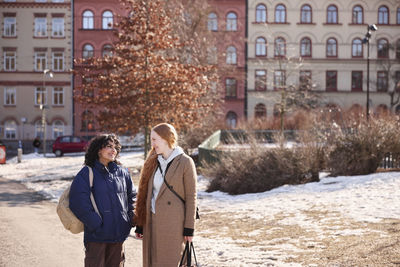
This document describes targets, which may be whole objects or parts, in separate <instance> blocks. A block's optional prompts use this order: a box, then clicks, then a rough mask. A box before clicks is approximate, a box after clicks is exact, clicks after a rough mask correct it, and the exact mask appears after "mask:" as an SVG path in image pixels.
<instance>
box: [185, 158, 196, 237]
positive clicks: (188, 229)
mask: <svg viewBox="0 0 400 267" xmlns="http://www.w3.org/2000/svg"><path fill="white" fill-rule="evenodd" d="M183 183H184V188H185V202H186V203H185V209H186V210H185V223H184V228H185V229H184V235H189V236H190V235H193V232H194V225H195V220H196V199H197V191H196V185H197V174H196V166H195V165H194V162H193V160H192V158H190V157H187V160H186V162H185V168H184V171H183Z"/></svg>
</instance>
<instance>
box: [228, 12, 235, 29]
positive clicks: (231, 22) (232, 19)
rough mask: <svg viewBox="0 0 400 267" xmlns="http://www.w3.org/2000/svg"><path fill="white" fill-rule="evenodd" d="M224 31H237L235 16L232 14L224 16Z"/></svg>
mask: <svg viewBox="0 0 400 267" xmlns="http://www.w3.org/2000/svg"><path fill="white" fill-rule="evenodd" d="M226 30H227V31H237V15H236V14H235V13H233V12H229V13H228V15H226Z"/></svg>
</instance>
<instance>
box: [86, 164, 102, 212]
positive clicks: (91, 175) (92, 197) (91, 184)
mask: <svg viewBox="0 0 400 267" xmlns="http://www.w3.org/2000/svg"><path fill="white" fill-rule="evenodd" d="M87 167H88V169H89V185H90V201H91V202H92V205H93V208H94V210H95V211H96V213H97V214H99V216H100V217H101V215H100V212H99V210H98V209H97V205H96V201H95V200H94V196H93V192H92V189H93V170H92V168H90V167H89V166H87Z"/></svg>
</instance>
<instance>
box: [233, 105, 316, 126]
mask: <svg viewBox="0 0 400 267" xmlns="http://www.w3.org/2000/svg"><path fill="white" fill-rule="evenodd" d="M314 113H315V112H310V111H307V110H304V109H299V110H296V111H293V112H291V113H288V114H286V115H285V116H284V119H283V125H284V127H283V128H284V129H285V130H303V129H307V128H310V127H311V125H312V123H313V118H314ZM237 128H238V129H243V130H267V129H268V130H280V129H281V117H280V116H279V114H278V115H276V116H269V117H263V118H253V119H251V120H248V121H241V122H240V123H239V124H238V127H237Z"/></svg>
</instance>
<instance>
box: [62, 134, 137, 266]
mask: <svg viewBox="0 0 400 267" xmlns="http://www.w3.org/2000/svg"><path fill="white" fill-rule="evenodd" d="M120 151H121V145H120V142H119V140H118V138H117V137H116V136H115V135H113V134H102V135H98V136H96V137H94V138H93V139H92V140H91V141H90V144H89V147H88V148H87V151H86V154H85V165H86V166H85V167H83V168H82V169H81V170H80V172H79V173H78V174H77V175H76V177H75V178H74V181H73V182H72V185H71V190H70V204H69V206H70V208H71V210H72V212H73V213H74V214H75V215H76V217H78V218H79V220H81V221H82V222H83V224H84V226H85V227H84V228H85V229H84V238H83V242H84V245H85V249H86V250H85V266H123V265H124V261H125V255H124V249H123V243H124V241H125V239H126V238H127V237H128V235H129V233H130V230H131V228H132V225H133V223H132V222H133V204H134V199H135V197H136V189H135V187H134V185H133V183H132V180H131V177H130V175H129V172H128V170H127V169H125V168H123V167H121V164H120V163H119V162H118V161H117V157H118V155H119V152H120ZM89 168H91V169H92V171H93V187H92V188H90V183H89ZM91 192H92V193H93V196H94V199H95V202H96V205H97V208H98V210H99V214H98V213H96V212H95V209H94V208H93V206H92V202H91V200H90V193H91Z"/></svg>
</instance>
